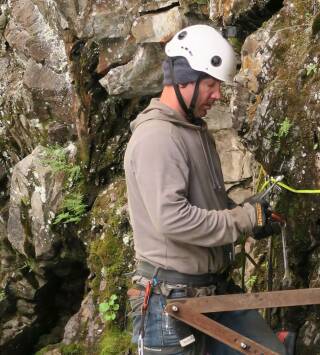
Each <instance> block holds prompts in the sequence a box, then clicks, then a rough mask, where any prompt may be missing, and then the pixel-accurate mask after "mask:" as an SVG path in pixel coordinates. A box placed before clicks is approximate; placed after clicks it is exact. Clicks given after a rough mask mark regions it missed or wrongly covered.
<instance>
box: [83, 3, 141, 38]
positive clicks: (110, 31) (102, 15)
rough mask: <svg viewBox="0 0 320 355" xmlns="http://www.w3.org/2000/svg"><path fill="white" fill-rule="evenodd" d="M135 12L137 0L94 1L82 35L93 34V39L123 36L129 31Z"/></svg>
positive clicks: (136, 10)
mask: <svg viewBox="0 0 320 355" xmlns="http://www.w3.org/2000/svg"><path fill="white" fill-rule="evenodd" d="M137 12H138V2H137V1H132V0H130V1H122V0H117V1H112V2H110V1H108V2H103V1H100V2H96V3H94V4H93V6H92V11H91V13H90V16H88V20H87V24H86V27H85V29H84V35H86V36H88V35H89V36H90V37H91V36H93V37H94V39H95V40H101V39H103V38H125V37H126V36H128V35H129V33H130V30H131V25H132V22H133V20H134V16H136V15H137Z"/></svg>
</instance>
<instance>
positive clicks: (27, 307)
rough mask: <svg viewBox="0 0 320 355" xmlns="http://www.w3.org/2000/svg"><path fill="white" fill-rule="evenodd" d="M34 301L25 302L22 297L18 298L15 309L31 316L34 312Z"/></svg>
mask: <svg viewBox="0 0 320 355" xmlns="http://www.w3.org/2000/svg"><path fill="white" fill-rule="evenodd" d="M35 307H36V304H35V303H31V302H27V301H25V300H23V299H19V300H18V301H17V310H18V312H19V314H22V315H25V316H27V317H28V316H32V315H34V313H35Z"/></svg>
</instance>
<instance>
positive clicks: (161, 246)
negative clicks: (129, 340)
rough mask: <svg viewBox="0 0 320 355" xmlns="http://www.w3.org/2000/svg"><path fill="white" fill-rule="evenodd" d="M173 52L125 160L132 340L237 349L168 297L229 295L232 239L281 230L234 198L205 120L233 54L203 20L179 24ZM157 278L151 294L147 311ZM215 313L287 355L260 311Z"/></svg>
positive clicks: (198, 349)
mask: <svg viewBox="0 0 320 355" xmlns="http://www.w3.org/2000/svg"><path fill="white" fill-rule="evenodd" d="M165 50H166V54H167V56H168V57H167V59H166V60H165V62H164V64H163V71H164V89H163V92H162V94H161V97H160V99H153V100H151V103H150V105H149V106H148V107H147V108H146V109H145V110H144V111H143V112H142V113H141V114H140V115H138V117H137V119H136V120H135V121H133V122H132V124H131V128H132V131H133V135H132V137H131V139H130V142H129V144H128V147H127V150H126V154H125V162H124V166H125V172H126V181H127V189H128V199H129V211H130V218H131V223H132V227H133V233H134V244H135V252H136V258H137V271H136V275H135V276H134V278H133V281H134V284H135V288H134V289H130V290H129V297H130V302H131V306H132V311H133V331H134V334H133V341H134V342H139V350H140V353H144V354H177V355H178V354H194V355H199V354H216V355H221V354H237V353H238V352H237V351H234V350H232V349H231V348H229V347H227V346H225V345H224V344H222V343H220V342H218V341H215V340H214V339H212V338H210V337H206V336H205V335H203V334H199V332H197V331H196V330H195V329H192V328H191V327H189V326H187V325H185V324H183V323H181V322H178V321H175V320H174V319H172V318H170V317H169V316H168V315H167V314H166V313H165V312H164V307H165V303H166V299H167V298H177V297H196V296H203V295H213V294H219V293H220V294H223V293H228V292H230V283H228V281H227V271H228V267H229V264H230V261H231V259H232V254H233V253H232V250H233V249H232V244H233V243H234V242H235V241H236V240H237V239H238V237H239V236H240V235H241V234H252V233H254V235H255V236H256V237H257V238H259V239H260V238H263V237H267V236H269V235H271V234H272V233H273V232H274V229H275V225H274V224H272V223H270V221H268V218H267V215H266V214H265V206H264V205H263V204H261V203H259V202H256V203H253V204H250V203H244V204H243V205H242V206H236V205H235V204H233V203H232V202H231V201H230V200H229V199H228V196H227V194H226V191H225V188H224V182H223V176H222V172H221V166H220V161H219V157H218V154H217V152H216V149H215V145H214V142H213V139H212V137H211V136H210V134H209V133H208V129H207V125H206V123H205V121H203V120H202V119H201V117H203V116H205V115H206V113H207V111H208V110H209V109H210V107H211V106H212V105H213V103H214V102H215V101H216V100H219V99H220V98H221V93H220V84H221V82H222V81H226V82H230V81H231V80H232V78H233V76H234V73H235V63H236V60H235V55H234V52H233V49H232V47H231V46H230V45H229V43H228V41H226V40H225V39H224V38H223V37H222V36H221V35H220V33H219V32H217V31H216V30H214V29H213V28H211V27H209V26H205V25H195V26H190V27H187V28H185V29H183V30H181V31H180V32H178V33H177V34H176V35H175V36H174V37H173V39H172V40H171V41H170V42H169V43H168V44H167V45H166V49H165ZM150 283H152V284H153V292H152V293H151V295H150V299H149V302H148V304H147V302H145V306H144V311H143V312H142V313H143V314H141V306H142V304H143V300H144V295H145V292H147V291H146V290H145V289H146V288H149V286H148V285H150ZM231 292H232V291H231ZM145 301H146V298H145ZM212 317H213V318H214V319H216V320H217V321H219V322H220V323H222V324H224V325H226V326H228V327H231V328H233V329H234V330H236V331H238V332H240V333H242V334H244V335H246V336H248V337H250V338H252V339H254V340H256V341H258V342H260V343H262V344H264V345H265V346H268V347H270V348H272V349H273V350H275V351H277V352H279V353H280V354H284V350H283V347H282V344H280V342H279V341H278V340H277V338H276V337H275V336H274V335H273V333H272V331H271V330H270V329H269V328H268V327H267V326H266V324H265V322H264V321H263V319H262V318H261V317H260V315H259V314H258V312H256V311H245V312H228V313H220V314H215V315H212Z"/></svg>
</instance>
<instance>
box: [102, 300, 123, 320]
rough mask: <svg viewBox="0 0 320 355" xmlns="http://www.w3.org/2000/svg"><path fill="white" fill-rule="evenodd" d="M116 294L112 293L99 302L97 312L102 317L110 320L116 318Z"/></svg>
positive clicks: (117, 304) (117, 308) (117, 305)
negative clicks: (106, 298)
mask: <svg viewBox="0 0 320 355" xmlns="http://www.w3.org/2000/svg"><path fill="white" fill-rule="evenodd" d="M117 299H118V296H117V295H115V294H112V295H111V296H110V298H109V299H108V300H106V301H105V302H102V303H100V304H99V312H100V313H101V314H102V316H103V319H104V320H106V321H112V320H115V319H116V316H117V311H118V310H119V307H120V306H119V303H117V302H116V301H117Z"/></svg>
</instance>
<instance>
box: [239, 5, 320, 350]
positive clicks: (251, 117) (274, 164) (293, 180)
mask: <svg viewBox="0 0 320 355" xmlns="http://www.w3.org/2000/svg"><path fill="white" fill-rule="evenodd" d="M319 10H320V9H319V6H318V4H315V3H313V2H312V1H309V2H305V3H303V4H302V3H301V2H299V1H290V2H287V3H285V5H284V7H283V8H282V9H281V11H279V13H278V14H277V15H275V16H273V17H272V18H271V19H270V21H268V22H267V23H265V24H264V25H263V26H262V27H261V28H260V29H259V30H258V31H256V32H255V33H253V34H252V35H251V36H249V37H248V38H247V39H246V41H245V43H244V45H243V47H242V68H241V70H240V72H239V74H238V76H237V78H236V80H237V81H238V83H239V84H240V85H239V88H238V90H237V92H236V95H235V97H234V99H233V113H234V122H235V126H236V127H237V130H238V132H239V133H240V134H241V136H242V137H243V139H244V141H245V142H246V144H247V146H249V147H250V149H251V150H252V151H253V152H254V154H255V157H256V158H257V159H258V161H259V162H260V163H261V164H262V165H263V167H264V168H265V169H266V170H267V172H268V173H269V174H273V175H279V174H281V175H284V182H285V183H286V184H287V185H289V186H290V187H293V188H294V189H298V190H310V191H309V193H310V194H308V195H303V194H295V193H289V192H288V191H287V192H283V193H281V194H280V195H279V196H278V209H279V210H280V211H282V213H283V214H284V215H286V216H287V226H288V229H289V235H290V238H288V247H289V257H290V259H289V265H290V268H291V272H292V277H293V281H292V283H293V284H292V286H295V287H299V286H300V287H301V286H302V285H303V286H304V287H314V284H313V282H312V281H311V280H314V270H318V269H319V262H318V261H317V260H316V259H315V255H316V253H317V246H318V245H319V244H318V238H319V212H320V211H319V194H318V193H319V144H318V139H319V125H320V119H319V113H318V111H319V110H318V104H319V98H318V93H319V70H318V66H319V64H318V62H319V54H320V52H319V46H318V40H319V38H318V36H319V34H318V32H317V30H315V27H317V26H316V25H315V24H316V23H317V21H318V13H319ZM277 258H279V263H280V265H282V264H281V258H282V256H281V254H280V250H279V255H278V257H277ZM277 283H280V284H281V277H279V279H278V278H275V284H277ZM301 312H302V314H300V315H299V321H296V322H295V323H294V322H293V323H292V318H291V319H290V317H292V314H290V312H288V314H287V315H286V316H285V321H286V322H288V324H289V325H291V326H292V327H293V328H294V329H298V328H299V327H300V326H302V325H303V311H302V310H301ZM313 322H314V320H312V321H310V322H309V323H308V325H307V324H304V325H303V328H302V329H303V330H302V333H301V334H304V335H302V338H303V339H302V343H299V342H298V348H299V352H298V353H299V354H300V353H301V354H303V353H305V352H306V351H307V350H306V349H307V347H305V346H306V344H307V343H308V344H309V345H310V346H311V343H312V344H313V345H312V346H315V348H313V349H314V350H313V351H314V352H319V348H317V346H318V345H316V344H317V340H315V336H314V334H313V333H312V332H313V331H312V329H313V324H314V323H313ZM307 332H310V333H309V334H308V335H306V333H307ZM307 338H308V339H309V340H306V339H307ZM311 339H313V340H311ZM299 341H300V340H299ZM316 348H317V350H315V349H316Z"/></svg>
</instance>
